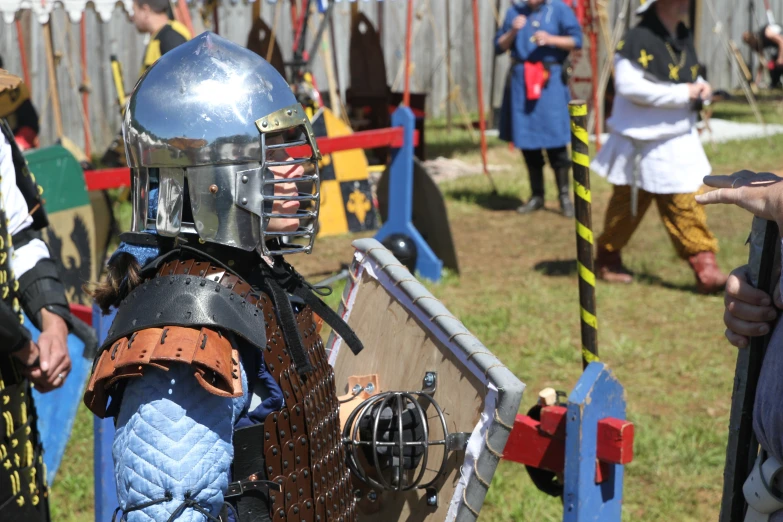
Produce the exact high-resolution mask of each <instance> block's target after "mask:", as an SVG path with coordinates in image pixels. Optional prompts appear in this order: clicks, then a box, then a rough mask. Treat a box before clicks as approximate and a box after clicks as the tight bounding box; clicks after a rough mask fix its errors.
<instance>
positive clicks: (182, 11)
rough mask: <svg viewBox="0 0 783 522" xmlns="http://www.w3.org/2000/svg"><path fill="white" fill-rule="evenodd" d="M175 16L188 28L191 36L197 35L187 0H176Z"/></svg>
mask: <svg viewBox="0 0 783 522" xmlns="http://www.w3.org/2000/svg"><path fill="white" fill-rule="evenodd" d="M174 18H175V19H176V20H177V21H178V22H179V23H181V24H182V25H184V26H185V27H187V28H188V31H190V36H191V37H193V36H196V35H195V33H194V31H193V20H192V19H191V18H190V10H189V9H188V3H187V0H176V4H175V6H174Z"/></svg>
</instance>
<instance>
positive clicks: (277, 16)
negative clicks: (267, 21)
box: [253, 2, 280, 62]
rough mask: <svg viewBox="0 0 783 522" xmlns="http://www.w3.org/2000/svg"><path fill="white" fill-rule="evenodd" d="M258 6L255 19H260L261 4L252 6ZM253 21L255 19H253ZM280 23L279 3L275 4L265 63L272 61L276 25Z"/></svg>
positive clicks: (257, 3)
mask: <svg viewBox="0 0 783 522" xmlns="http://www.w3.org/2000/svg"><path fill="white" fill-rule="evenodd" d="M256 5H258V14H257V16H256V19H257V18H261V2H256V3H255V4H253V7H254V8H255V6H256ZM253 21H255V19H253ZM278 23H280V2H278V3H276V4H275V19H274V21H273V22H272V34H271V35H269V47H267V48H266V61H267V62H271V61H272V54H273V51H274V50H275V42H276V41H277V40H276V39H277V24H278Z"/></svg>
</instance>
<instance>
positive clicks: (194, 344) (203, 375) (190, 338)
mask: <svg viewBox="0 0 783 522" xmlns="http://www.w3.org/2000/svg"><path fill="white" fill-rule="evenodd" d="M175 362H179V363H184V364H189V365H191V366H192V367H193V373H194V376H195V377H196V380H197V381H198V383H199V384H200V385H201V386H202V387H203V388H204V389H205V390H207V391H208V392H210V393H212V394H215V395H218V396H220V397H241V396H242V379H241V372H240V368H239V353H238V352H237V350H236V349H234V347H233V346H232V345H231V342H229V340H228V339H226V338H225V337H224V336H223V335H222V334H221V333H220V332H217V331H215V330H210V329H209V328H201V329H198V328H184V327H180V326H167V327H164V328H147V329H145V330H139V331H138V332H135V333H134V334H133V335H131V336H130V337H125V338H123V339H120V340H118V341H116V342H115V343H114V344H113V345H112V347H111V348H110V349H108V350H105V351H104V352H103V353H101V356H100V358H99V359H98V363H97V364H96V366H95V370H94V371H93V374H92V377H91V378H90V382H89V384H88V385H87V391H86V392H85V394H84V403H85V404H86V405H87V407H88V408H90V410H92V412H93V413H95V415H97V416H98V417H101V418H102V417H105V415H106V403H107V401H108V395H109V394H108V390H109V389H110V388H111V387H112V386H114V385H115V384H116V383H117V382H118V381H120V380H122V379H129V378H135V377H141V376H142V375H144V371H145V368H147V367H150V366H152V367H155V368H160V369H162V370H165V371H168V370H169V368H170V367H171V364H172V363H175Z"/></svg>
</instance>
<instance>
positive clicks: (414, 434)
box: [343, 392, 449, 491]
mask: <svg viewBox="0 0 783 522" xmlns="http://www.w3.org/2000/svg"><path fill="white" fill-rule="evenodd" d="M430 408H432V409H434V410H435V414H434V415H433V414H432V413H431V412H430V413H429V414H428V412H427V410H429V409H430ZM448 438H449V434H448V429H447V427H446V418H445V416H444V414H443V411H442V410H441V408H440V406H439V405H438V403H437V402H435V399H433V398H432V397H431V396H430V395H428V394H427V393H423V392H386V393H381V394H378V395H375V396H373V397H370V398H369V399H367V400H366V401H364V402H363V403H361V404H360V405H359V406H358V407H357V408H356V409H355V410H354V411H353V412H352V413H351V415H350V416H349V417H348V419H347V421H346V423H345V427H344V428H343V443H344V444H346V445H347V446H348V450H349V451H348V464H349V466H350V467H351V470H352V471H353V473H354V475H355V476H357V477H358V478H359V479H360V480H362V481H363V482H365V483H366V484H369V485H371V486H373V487H374V488H377V489H379V490H390V491H409V490H412V489H426V488H428V487H430V486H432V485H433V484H434V483H435V482H436V481H437V480H438V479H439V478H440V477H441V476H442V475H443V474H444V472H445V468H446V460H447V457H448V448H447V445H446V441H447V440H448ZM437 463H439V464H437ZM425 479H426V482H425Z"/></svg>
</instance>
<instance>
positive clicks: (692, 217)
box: [598, 185, 718, 259]
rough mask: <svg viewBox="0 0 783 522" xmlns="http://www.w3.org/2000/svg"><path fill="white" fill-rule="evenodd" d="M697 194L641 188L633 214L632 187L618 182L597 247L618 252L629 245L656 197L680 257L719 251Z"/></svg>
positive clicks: (667, 229) (662, 217) (659, 210)
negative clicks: (655, 192) (663, 192)
mask: <svg viewBox="0 0 783 522" xmlns="http://www.w3.org/2000/svg"><path fill="white" fill-rule="evenodd" d="M695 196H696V194H695V193H693V194H652V193H650V192H647V191H644V190H641V189H639V205H638V210H637V213H636V216H635V217H634V216H632V215H631V187H630V186H627V185H625V186H623V185H615V187H614V192H613V193H612V199H611V200H610V201H609V208H607V210H606V219H605V222H604V232H603V234H601V237H599V238H598V247H599V248H604V249H606V250H608V251H609V252H619V251H620V250H621V249H622V248H623V247H625V245H627V244H628V241H630V239H631V236H632V235H633V233H634V232H635V231H636V228H637V227H638V226H639V223H641V221H642V218H643V217H644V214H645V212H647V209H648V208H650V204H651V203H652V202H653V200H655V203H656V205H658V212H659V213H660V214H661V220H663V224H664V226H665V227H666V231H667V232H668V233H669V237H670V238H671V240H672V243H673V244H674V248H675V250H677V254H678V255H679V256H680V257H682V258H683V259H688V258H689V257H691V256H693V255H696V254H698V253H699V252H717V251H718V241H717V240H716V239H715V236H713V235H712V232H710V230H709V229H708V228H707V215H706V214H705V212H704V207H703V206H702V205H699V204H698V203H697V202H696V198H695Z"/></svg>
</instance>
